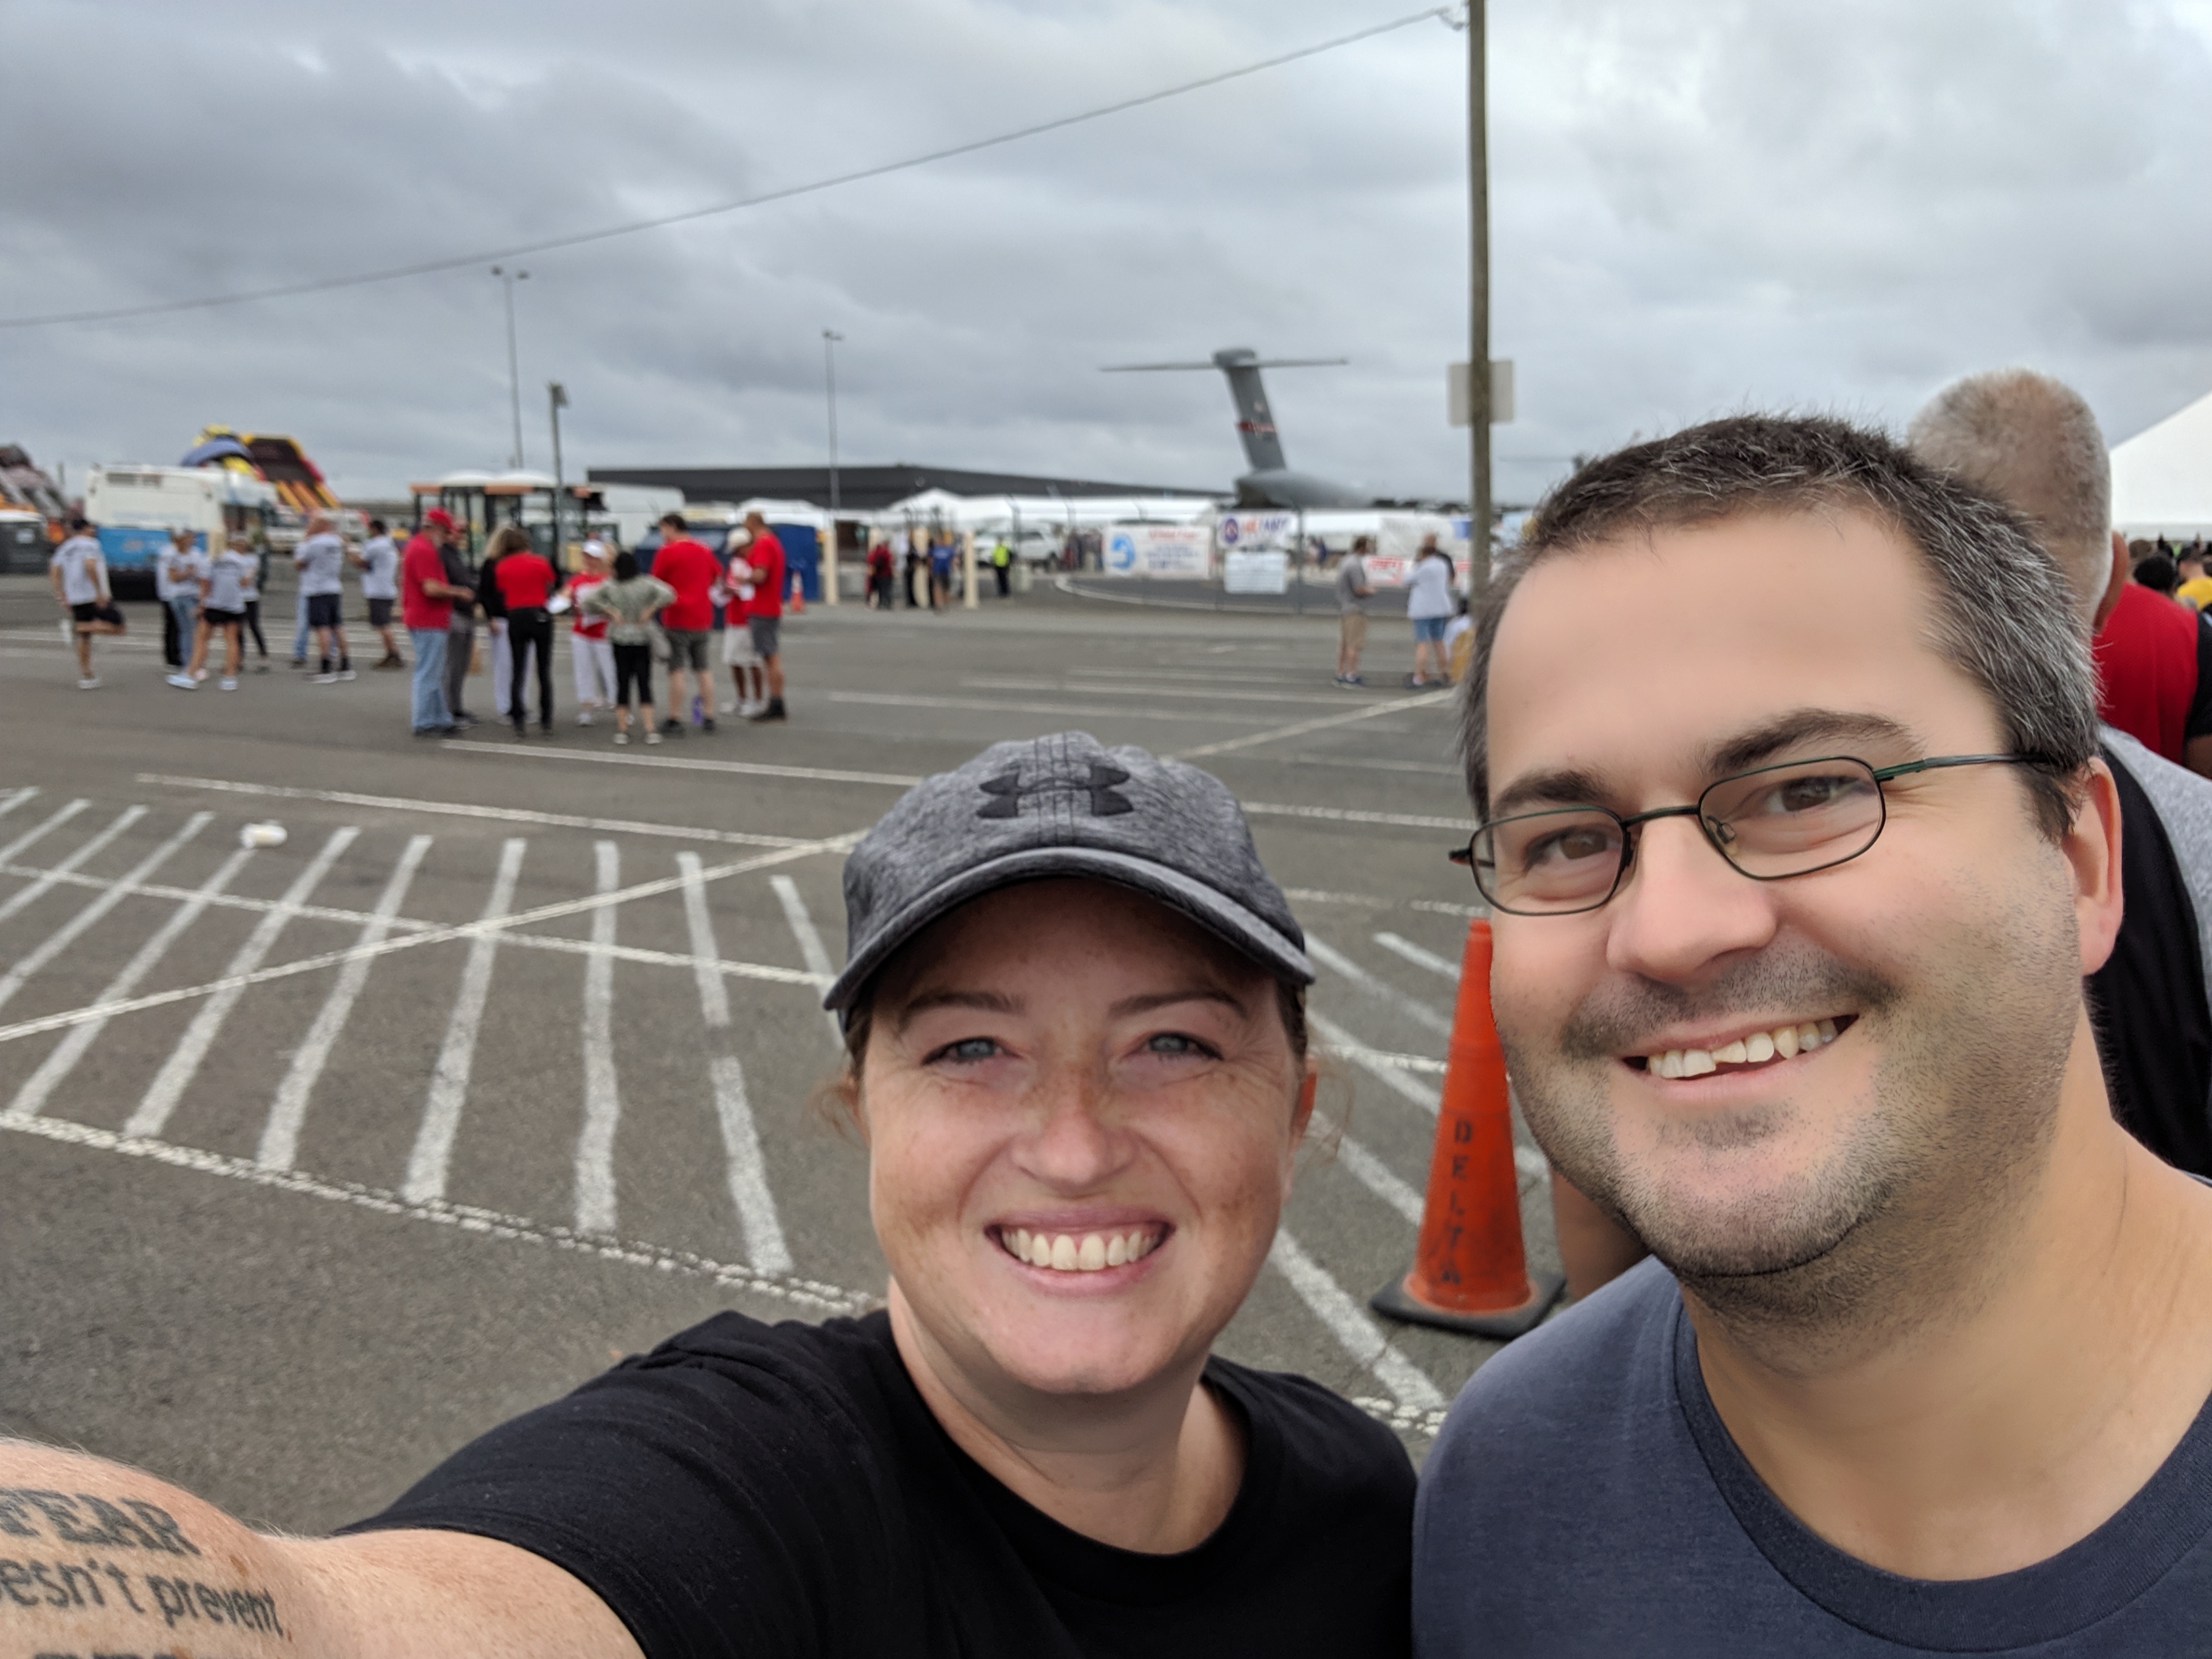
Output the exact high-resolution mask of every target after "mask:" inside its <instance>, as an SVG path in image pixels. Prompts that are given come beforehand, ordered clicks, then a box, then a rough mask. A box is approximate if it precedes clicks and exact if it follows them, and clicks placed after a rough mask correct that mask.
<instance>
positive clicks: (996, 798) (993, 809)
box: [975, 761, 1137, 818]
mask: <svg viewBox="0 0 2212 1659" xmlns="http://www.w3.org/2000/svg"><path fill="white" fill-rule="evenodd" d="M1128 781H1129V775H1128V774H1127V772H1125V771H1123V770H1122V769H1121V768H1120V767H1118V766H1108V765H1106V764H1104V763H1103V762H1099V761H1092V762H1091V763H1089V765H1088V767H1087V768H1086V769H1085V776H1084V778H1083V781H1081V782H1078V781H1075V780H1074V779H1073V778H1070V777H1066V776H1058V777H1054V776H1046V777H1042V778H1039V779H1038V780H1037V781H1036V782H1034V783H1031V784H1030V785H1028V786H1027V787H1024V785H1023V783H1022V771H1021V769H1020V768H1019V767H1016V768H1015V769H1013V770H1012V771H1011V772H1002V773H1000V775H998V776H997V777H995V778H986V779H985V780H984V781H982V782H981V784H979V785H977V786H976V787H978V788H980V789H981V790H982V792H983V793H984V794H986V795H987V796H988V797H989V798H990V799H987V800H986V801H985V802H984V803H983V805H981V807H979V808H978V809H977V810H976V813H975V816H976V817H979V818H1011V817H1019V816H1020V814H1021V810H1022V801H1023V799H1024V798H1025V797H1030V798H1035V797H1042V796H1046V795H1065V796H1066V797H1068V798H1069V799H1070V801H1071V803H1072V802H1073V800H1075V799H1080V798H1082V797H1084V796H1086V795H1087V796H1089V798H1090V803H1091V817H1097V818H1106V817H1113V816H1114V815H1115V813H1117V812H1133V811H1136V810H1137V809H1136V807H1135V806H1134V805H1132V804H1131V802H1130V799H1129V798H1128V797H1127V795H1124V794H1121V793H1117V792H1116V791H1115V787H1114V786H1115V784H1117V783H1127V782H1128Z"/></svg>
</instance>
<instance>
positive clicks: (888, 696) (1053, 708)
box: [821, 691, 1259, 754]
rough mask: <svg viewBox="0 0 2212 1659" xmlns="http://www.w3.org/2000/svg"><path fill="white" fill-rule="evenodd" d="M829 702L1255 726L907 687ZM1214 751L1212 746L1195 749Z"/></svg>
mask: <svg viewBox="0 0 2212 1659" xmlns="http://www.w3.org/2000/svg"><path fill="white" fill-rule="evenodd" d="M821 695H822V696H823V700H824V701H826V702H855V703H865V704H867V705H869V706H870V707H872V708H951V709H958V710H965V711H970V712H973V713H975V714H1043V715H1046V716H1048V717H1049V718H1051V719H1053V720H1097V719H1100V718H1101V717H1104V718H1106V719H1109V720H1177V721H1184V720H1194V721H1196V722H1198V723H1199V724H1200V725H1203V726H1255V725H1257V724H1259V721H1258V720H1257V719H1256V718H1255V716H1253V715H1250V714H1200V713H1197V712H1195V711H1194V710H1192V709H1188V708H1070V707H1069V706H1068V705H1067V704H1066V703H1058V702H1000V701H998V700H996V699H993V698H988V697H925V696H915V695H911V694H909V693H907V692H904V691H825V692H823V693H822V694H821ZM1191 752H1192V753H1193V754H1210V753H1212V750H1204V749H1200V750H1192V751H1191Z"/></svg>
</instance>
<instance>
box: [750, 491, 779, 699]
mask: <svg viewBox="0 0 2212 1659" xmlns="http://www.w3.org/2000/svg"><path fill="white" fill-rule="evenodd" d="M745 529H746V530H747V532H750V536H751V539H750V541H748V542H747V543H746V544H745V570H746V574H748V575H749V576H750V578H751V580H752V585H753V596H752V598H751V599H748V600H747V601H746V602H745V629H746V631H747V632H748V633H750V635H752V647H753V650H754V652H755V653H757V655H758V656H759V658H760V665H761V674H762V677H763V678H764V679H765V680H766V681H767V682H768V701H767V702H764V703H762V704H761V705H759V706H758V707H757V708H755V709H754V710H753V712H752V713H751V714H748V715H746V716H745V718H746V719H747V720H782V719H783V718H784V712H783V644H782V638H781V635H782V633H783V585H784V581H785V574H784V562H783V544H782V543H781V542H780V541H778V540H777V539H776V538H775V532H774V531H773V530H770V529H769V527H768V520H766V519H764V518H763V517H762V516H761V515H760V514H759V513H746V514H745Z"/></svg>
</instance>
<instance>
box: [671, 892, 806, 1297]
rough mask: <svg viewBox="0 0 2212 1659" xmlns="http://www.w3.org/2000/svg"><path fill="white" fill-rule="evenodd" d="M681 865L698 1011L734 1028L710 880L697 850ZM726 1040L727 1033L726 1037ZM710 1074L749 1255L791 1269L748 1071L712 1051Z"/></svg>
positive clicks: (775, 1268) (712, 1022)
mask: <svg viewBox="0 0 2212 1659" xmlns="http://www.w3.org/2000/svg"><path fill="white" fill-rule="evenodd" d="M676 863H677V867H678V870H679V871H680V872H682V874H683V877H684V921H685V922H686V923H688V924H689V926H690V933H691V958H692V961H693V963H695V964H696V967H695V969H694V977H695V978H696V981H697V982H698V986H699V1012H700V1016H701V1018H703V1019H704V1020H705V1021H706V1023H707V1028H708V1030H711V1031H725V1032H726V1031H727V1030H729V1029H730V994H729V987H727V986H726V985H725V984H723V983H722V976H721V975H720V974H718V973H715V972H714V971H713V969H711V968H710V967H709V966H708V963H711V962H712V961H713V960H714V956H715V953H716V949H717V947H716V945H715V943H714V920H713V918H712V917H711V916H709V915H708V913H707V884H706V882H705V880H704V879H703V878H702V871H701V869H700V866H699V855H698V854H696V853H678V854H677V855H676ZM721 1040H722V1041H725V1042H726V1041H727V1039H726V1038H723V1039H721ZM707 1071H708V1079H709V1081H710V1082H711V1083H712V1084H713V1085H714V1115H715V1116H716V1117H717V1118H718V1119H719V1120H720V1123H721V1126H722V1152H723V1157H724V1159H725V1160H726V1163H727V1164H728V1168H729V1182H730V1202H731V1203H732V1205H734V1206H736V1208H737V1212H738V1226H739V1227H740V1228H741V1229H743V1230H744V1236H745V1255H746V1257H747V1259H748V1260H750V1261H751V1262H752V1264H753V1266H754V1267H757V1268H758V1269H759V1270H760V1271H761V1272H763V1273H789V1272H790V1271H791V1269H792V1260H791V1246H790V1244H789V1243H787V1241H786V1240H785V1238H784V1236H783V1225H782V1223H781V1221H779V1220H778V1219H777V1218H776V1213H775V1194H774V1193H772V1192H770V1191H769V1184H768V1167H767V1165H766V1164H765V1163H764V1162H763V1160H762V1158H761V1146H760V1133H759V1130H758V1129H757V1127H756V1126H755V1124H754V1122H753V1112H752V1103H751V1102H750V1099H749V1098H748V1097H747V1096H746V1094H745V1071H744V1066H743V1064H741V1063H740V1062H739V1060H738V1057H737V1056H736V1055H735V1054H713V1055H710V1056H709V1057H708V1063H707Z"/></svg>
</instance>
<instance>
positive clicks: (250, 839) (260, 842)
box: [238, 823, 284, 847]
mask: <svg viewBox="0 0 2212 1659" xmlns="http://www.w3.org/2000/svg"><path fill="white" fill-rule="evenodd" d="M238 844H239V845H240V847H282V846H283V844H284V826H283V824H281V823H249V824H247V825H246V827H245V828H244V829H240V831H239V832H238Z"/></svg>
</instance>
